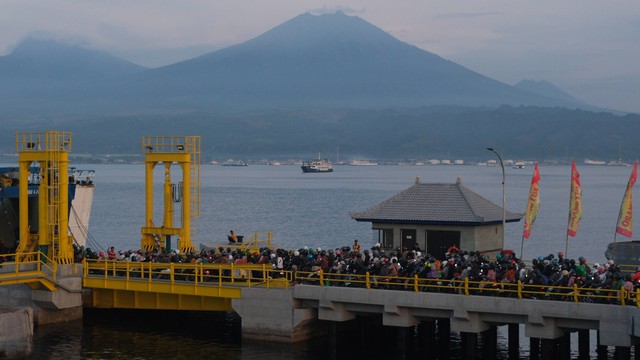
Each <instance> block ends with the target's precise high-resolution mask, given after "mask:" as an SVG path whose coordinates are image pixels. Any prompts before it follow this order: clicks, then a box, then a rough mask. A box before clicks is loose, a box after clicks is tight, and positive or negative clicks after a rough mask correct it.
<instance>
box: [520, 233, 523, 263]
mask: <svg viewBox="0 0 640 360" xmlns="http://www.w3.org/2000/svg"><path fill="white" fill-rule="evenodd" d="M520 259H521V260H524V235H522V239H521V240H520Z"/></svg>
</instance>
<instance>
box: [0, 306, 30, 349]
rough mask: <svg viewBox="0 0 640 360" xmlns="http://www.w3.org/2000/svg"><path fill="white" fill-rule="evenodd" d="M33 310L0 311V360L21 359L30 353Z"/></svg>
mask: <svg viewBox="0 0 640 360" xmlns="http://www.w3.org/2000/svg"><path fill="white" fill-rule="evenodd" d="M32 337H33V310H32V309H31V308H28V307H24V308H16V309H12V310H0V358H22V357H25V356H29V355H30V354H31V352H32V348H31V338H32Z"/></svg>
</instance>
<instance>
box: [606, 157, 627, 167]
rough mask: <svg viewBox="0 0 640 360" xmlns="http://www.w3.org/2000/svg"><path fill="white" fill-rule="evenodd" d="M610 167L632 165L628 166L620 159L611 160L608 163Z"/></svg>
mask: <svg viewBox="0 0 640 360" xmlns="http://www.w3.org/2000/svg"><path fill="white" fill-rule="evenodd" d="M607 165H608V166H631V164H627V163H626V162H624V161H622V159H618V160H611V161H609V162H608V163H607Z"/></svg>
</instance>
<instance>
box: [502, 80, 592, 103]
mask: <svg viewBox="0 0 640 360" xmlns="http://www.w3.org/2000/svg"><path fill="white" fill-rule="evenodd" d="M514 86H515V87H516V88H518V89H522V90H526V91H530V92H532V93H536V94H540V95H543V96H546V97H550V98H554V99H562V100H566V101H570V102H573V103H580V100H578V99H576V98H574V97H573V96H572V95H570V94H568V93H567V92H565V91H564V90H562V89H560V88H559V87H557V86H556V85H554V84H552V83H550V82H548V81H545V80H539V81H536V80H527V79H524V80H521V81H520V82H519V83H517V84H515V85H514ZM585 105H586V104H585Z"/></svg>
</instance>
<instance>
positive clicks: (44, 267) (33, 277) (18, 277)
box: [0, 252, 58, 291]
mask: <svg viewBox="0 0 640 360" xmlns="http://www.w3.org/2000/svg"><path fill="white" fill-rule="evenodd" d="M19 255H22V256H19ZM3 256H5V257H6V258H7V259H13V260H15V261H7V262H4V263H3V264H2V267H3V269H4V270H5V272H2V273H0V286H3V285H16V284H27V285H29V286H31V287H32V288H34V289H40V288H45V289H48V290H49V291H56V290H57V289H58V288H57V285H56V279H57V269H58V265H57V264H56V263H55V262H53V261H52V260H51V259H49V258H47V257H46V255H44V254H43V253H41V252H33V253H22V254H18V253H16V254H4V255H3ZM6 270H11V271H6Z"/></svg>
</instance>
